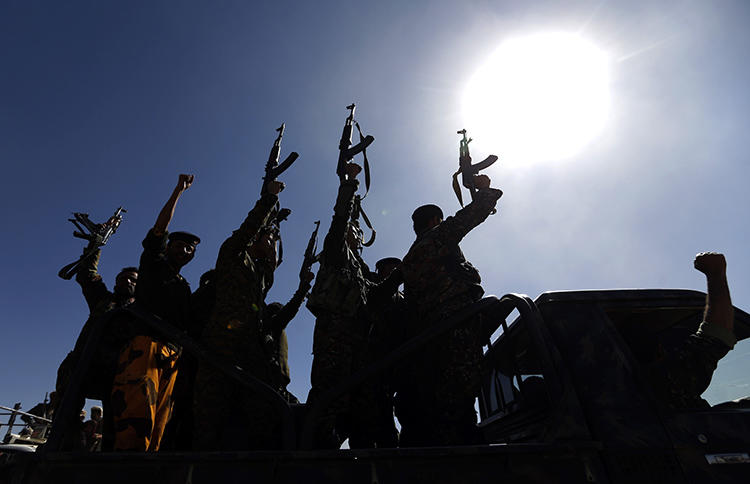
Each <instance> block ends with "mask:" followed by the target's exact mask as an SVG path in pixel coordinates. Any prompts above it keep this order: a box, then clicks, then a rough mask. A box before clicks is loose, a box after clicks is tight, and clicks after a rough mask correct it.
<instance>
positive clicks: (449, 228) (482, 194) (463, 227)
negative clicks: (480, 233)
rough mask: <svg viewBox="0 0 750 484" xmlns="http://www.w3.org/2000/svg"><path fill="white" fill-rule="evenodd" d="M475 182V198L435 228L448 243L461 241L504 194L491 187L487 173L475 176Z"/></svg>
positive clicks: (490, 211) (487, 214)
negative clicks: (476, 189)
mask: <svg viewBox="0 0 750 484" xmlns="http://www.w3.org/2000/svg"><path fill="white" fill-rule="evenodd" d="M474 183H475V186H476V187H477V188H478V191H477V194H476V196H475V197H474V200H473V201H472V202H471V203H470V204H468V205H466V206H465V207H464V208H462V209H461V210H459V211H458V212H456V215H454V216H453V217H448V218H447V219H445V220H444V221H443V222H442V223H440V225H438V226H437V228H436V229H435V230H438V231H439V232H440V233H441V234H444V239H443V240H445V241H446V242H447V243H453V244H458V243H459V242H461V239H463V238H464V237H466V234H468V233H469V232H470V231H471V230H472V229H473V228H474V227H476V226H477V225H479V224H481V223H482V222H484V221H485V219H486V218H487V217H489V215H490V213H492V210H493V209H494V208H495V205H496V204H497V201H498V200H499V199H500V197H501V196H503V192H502V190H499V189H497V188H490V178H489V177H488V176H487V175H477V176H476V177H474Z"/></svg>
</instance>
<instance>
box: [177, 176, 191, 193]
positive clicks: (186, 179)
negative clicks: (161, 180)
mask: <svg viewBox="0 0 750 484" xmlns="http://www.w3.org/2000/svg"><path fill="white" fill-rule="evenodd" d="M194 178H195V177H194V176H193V175H185V174H184V173H182V174H180V178H179V179H178V180H177V189H178V190H180V191H184V190H187V189H188V188H190V185H192V184H193V179H194Z"/></svg>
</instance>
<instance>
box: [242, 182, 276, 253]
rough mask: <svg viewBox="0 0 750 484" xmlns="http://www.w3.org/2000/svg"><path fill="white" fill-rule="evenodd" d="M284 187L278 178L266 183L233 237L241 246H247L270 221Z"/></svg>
mask: <svg viewBox="0 0 750 484" xmlns="http://www.w3.org/2000/svg"><path fill="white" fill-rule="evenodd" d="M283 189H284V184H283V183H282V182H280V181H277V180H271V181H269V182H268V183H266V189H265V190H264V192H263V195H261V197H260V199H259V200H258V201H257V202H256V203H255V206H254V207H253V208H252V210H250V212H248V214H247V217H245V220H244V221H243V222H242V225H240V228H239V229H237V230H236V231H235V232H234V234H232V238H233V239H236V243H237V244H239V246H241V247H246V246H247V245H248V244H249V243H250V242H252V240H253V239H254V238H255V236H256V235H258V232H259V231H260V229H261V228H263V226H264V225H265V224H266V223H267V222H268V217H269V215H271V212H272V211H273V207H275V206H276V204H277V203H278V201H279V193H281V191H282V190H283Z"/></svg>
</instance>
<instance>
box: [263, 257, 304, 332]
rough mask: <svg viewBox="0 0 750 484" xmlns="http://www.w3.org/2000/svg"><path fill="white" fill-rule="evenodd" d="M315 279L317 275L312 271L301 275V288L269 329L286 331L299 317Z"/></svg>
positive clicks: (273, 319) (269, 324) (270, 322)
mask: <svg viewBox="0 0 750 484" xmlns="http://www.w3.org/2000/svg"><path fill="white" fill-rule="evenodd" d="M313 278H315V275H314V274H313V273H312V272H311V271H307V272H306V273H303V274H302V275H301V277H300V280H299V286H298V287H297V290H296V291H295V292H294V295H293V296H292V298H291V299H290V300H289V302H288V303H286V304H285V305H284V307H282V308H281V309H280V310H279V312H278V313H276V314H275V315H274V316H273V317H272V318H271V320H270V321H269V322H268V328H269V329H272V330H275V331H277V332H281V330H283V329H286V327H287V326H288V325H289V323H290V322H291V321H292V319H294V316H296V315H297V312H298V311H299V308H300V306H302V301H304V300H305V296H306V295H307V293H308V292H309V291H310V287H311V285H312V280H313Z"/></svg>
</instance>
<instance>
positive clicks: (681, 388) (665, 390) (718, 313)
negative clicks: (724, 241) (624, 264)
mask: <svg viewBox="0 0 750 484" xmlns="http://www.w3.org/2000/svg"><path fill="white" fill-rule="evenodd" d="M693 265H694V266H695V268H696V269H697V270H699V271H700V272H702V273H703V274H705V275H706V283H707V285H708V291H707V293H708V294H707V296H706V306H705V310H704V314H703V322H702V323H701V325H700V327H699V328H698V331H697V332H696V333H695V334H693V335H691V336H690V337H688V338H687V339H686V340H685V341H684V342H683V343H682V345H681V346H680V347H679V348H677V349H673V350H671V351H669V352H668V353H667V354H665V355H664V356H663V357H662V358H661V359H659V360H657V361H656V362H655V363H654V364H653V365H652V366H651V368H650V369H649V371H648V377H649V378H650V379H651V380H652V384H653V387H654V389H655V391H656V393H657V394H658V395H660V396H661V398H662V399H663V400H664V401H665V402H667V403H668V404H669V405H670V406H672V407H675V408H684V407H693V406H704V405H705V402H704V401H703V400H701V399H700V395H701V394H702V393H703V392H704V391H706V388H708V386H709V385H710V384H711V378H712V377H713V373H714V370H716V366H717V364H718V362H719V360H720V359H722V358H723V357H724V356H725V355H726V354H727V353H728V352H729V350H731V349H732V348H733V347H734V345H735V343H736V342H737V338H736V337H735V335H734V332H733V328H734V308H733V306H732V300H731V298H730V297H729V284H728V283H727V278H726V261H725V259H724V256H723V255H722V254H717V253H715V252H702V253H700V254H698V255H697V256H695V261H694V262H693Z"/></svg>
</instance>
